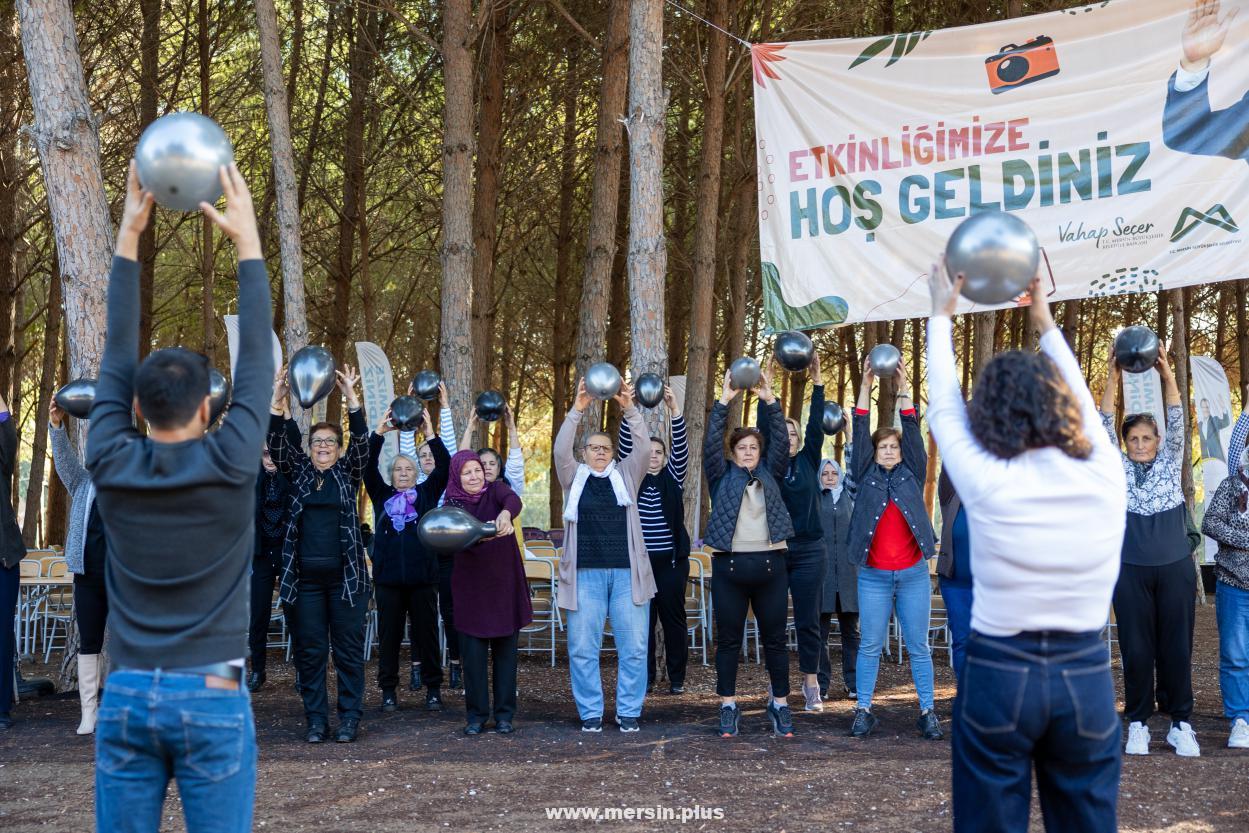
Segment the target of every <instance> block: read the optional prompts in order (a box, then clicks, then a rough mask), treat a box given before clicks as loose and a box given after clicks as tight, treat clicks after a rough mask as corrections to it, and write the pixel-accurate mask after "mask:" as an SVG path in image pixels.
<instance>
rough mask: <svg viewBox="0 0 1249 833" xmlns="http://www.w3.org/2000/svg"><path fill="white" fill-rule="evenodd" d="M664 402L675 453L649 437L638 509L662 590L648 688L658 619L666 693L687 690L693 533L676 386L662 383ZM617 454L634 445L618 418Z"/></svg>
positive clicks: (650, 643) (655, 605)
mask: <svg viewBox="0 0 1249 833" xmlns="http://www.w3.org/2000/svg"><path fill="white" fill-rule="evenodd" d="M664 404H666V405H667V406H668V413H669V414H670V415H671V417H672V453H671V454H669V453H668V448H667V446H665V444H664V441H663V440H661V439H659V438H658V437H651V456H650V465H649V467H648V468H647V470H646V477H644V478H642V482H641V484H640V485H639V486H638V497H637V500H638V515H639V516H640V517H641V520H642V538H643V539H644V540H645V542H646V552H647V554H648V555H649V556H650V560H651V570H652V571H654V573H655V583H656V584H657V585H658V587H659V592H658V593H657V594H656V595H655V598H654V599H653V600H652V602H651V614H650V630H649V631H648V638H647V650H646V690H647V691H648V692H649V691H650V690H651V689H653V688H654V686H655V677H656V674H655V620H656V619H658V620H659V621H660V622H661V623H662V624H663V629H664V653H665V657H666V664H667V667H668V693H669V694H684V693H685V665H686V660H687V656H688V648H687V640H686V637H687V636H688V631H687V629H686V623H685V584H686V582H688V581H689V578H690V536H689V533H688V532H686V530H685V507H684V502H683V497H684V490H685V472H686V468H687V466H688V465H689V459H690V455H689V445H688V443H687V441H686V436H685V418H684V417H683V416H682V415H681V405H680V403H679V402H677V398H676V395H675V394H674V393H673V392H672V388H670V387H668V386H667V385H665V386H664ZM618 447H619V449H620V452H619V456H620V457H621V458H622V459H623V458H625V457H627V456H629V453H630V452H632V451H633V438H632V437H631V436H630V435H629V431H628V427H627V426H626V425H625V423H624V422H623V421H622V422H621V423H620V437H619V442H618Z"/></svg>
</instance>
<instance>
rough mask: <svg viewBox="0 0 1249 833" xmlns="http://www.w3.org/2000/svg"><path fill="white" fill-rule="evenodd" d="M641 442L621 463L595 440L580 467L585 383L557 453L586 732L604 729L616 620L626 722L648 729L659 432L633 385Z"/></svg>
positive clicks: (624, 392)
mask: <svg viewBox="0 0 1249 833" xmlns="http://www.w3.org/2000/svg"><path fill="white" fill-rule="evenodd" d="M614 398H615V400H616V403H617V404H618V405H619V406H620V408H621V410H622V411H623V412H624V420H625V422H626V423H628V425H629V431H630V433H631V434H632V435H633V451H632V452H630V453H629V454H628V455H627V456H626V457H624V458H623V459H621V460H619V461H617V460H615V459H614V457H615V449H614V448H613V447H612V441H611V437H610V436H608V435H607V434H604V433H603V432H601V431H590V432H587V434H586V436H585V441H584V445H583V446H582V457H583V459H584V461H585V462H582V463H578V462H577V459H576V457H575V456H573V446H574V443H575V441H576V437H577V430H578V428H579V427H580V425H581V416H582V414H584V413H585V410H586V408H588V407H589V406H590V402H591V401H592V400H591V398H590V394H589V393H587V392H586V388H585V379H582V380H581V381H580V382H579V383H578V385H577V399H576V401H575V402H574V403H573V406H572V410H571V411H569V412H568V416H566V417H565V418H564V424H563V425H562V426H560V429H559V434H558V435H557V436H556V437H555V445H554V447H553V448H552V455H553V456H554V458H555V472H556V474H557V475H558V476H559V482H560V485H561V486H562V487H563V489H564V555H563V557H562V558H560V560H559V591H558V596H559V598H558V600H557V601H558V604H559V606H560V607H561V608H563V609H564V610H566V611H567V612H568V665H569V672H570V675H571V677H572V696H573V699H574V700H575V701H576V702H577V713H578V714H579V715H580V717H581V731H583V732H601V731H603V711H604V703H603V679H602V675H601V673H600V670H599V656H600V654H601V652H602V649H603V635H604V633H605V632H606V630H605V626H606V621H607V620H608V619H610V620H611V628H612V641H613V642H614V643H615V645H616V660H617V665H616V724H617V725H618V726H619V727H620V731H622V732H636V731H638V730H639V728H640V727H639V725H638V719H639V718H640V717H641V716H642V702H643V701H644V700H645V699H646V642H647V628H648V626H649V624H650V600H651V597H652V596H654V595H655V576H654V574H653V572H652V571H651V562H650V557H649V556H648V555H647V553H646V541H645V539H644V538H643V536H642V521H641V518H640V516H639V515H638V506H637V499H636V497H637V493H638V484H639V483H641V481H642V478H643V477H645V476H646V469H647V466H648V465H649V462H650V456H651V443H650V433H649V432H648V431H647V430H646V423H645V422H644V421H643V419H642V413H641V412H640V411H639V410H638V409H637V406H635V405H634V404H633V388H631V387H630V386H629V385H627V384H622V385H621V386H620V391H619V392H618V393H617V394H616V396H615V397H614Z"/></svg>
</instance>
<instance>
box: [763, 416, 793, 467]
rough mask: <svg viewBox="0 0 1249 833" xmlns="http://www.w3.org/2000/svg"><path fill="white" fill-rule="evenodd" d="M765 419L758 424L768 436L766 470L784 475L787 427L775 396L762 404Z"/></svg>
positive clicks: (787, 439)
mask: <svg viewBox="0 0 1249 833" xmlns="http://www.w3.org/2000/svg"><path fill="white" fill-rule="evenodd" d="M764 415H765V417H766V419H767V421H766V422H765V423H763V424H761V425H760V426H759V428H760V430H762V431H763V432H764V433H765V434H766V435H767V437H768V447H767V449H766V453H767V455H768V471H770V472H772V475H773V476H774V477H784V476H785V470H786V469H787V468H789V429H788V428H787V427H786V426H785V414H784V413H783V412H782V411H781V403H780V402H779V401H778V400H777V399H776V398H775V397H773V398H772V401H770V402H768V403H766V404H765V405H764Z"/></svg>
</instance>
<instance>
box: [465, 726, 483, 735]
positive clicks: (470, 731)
mask: <svg viewBox="0 0 1249 833" xmlns="http://www.w3.org/2000/svg"><path fill="white" fill-rule="evenodd" d="M464 734H466V735H480V734H481V724H480V723H470V724H468V725H467V726H465V727H464Z"/></svg>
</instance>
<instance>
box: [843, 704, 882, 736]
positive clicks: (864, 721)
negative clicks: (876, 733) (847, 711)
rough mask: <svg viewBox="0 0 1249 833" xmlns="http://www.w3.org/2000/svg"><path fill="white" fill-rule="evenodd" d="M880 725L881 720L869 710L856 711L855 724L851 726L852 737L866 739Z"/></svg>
mask: <svg viewBox="0 0 1249 833" xmlns="http://www.w3.org/2000/svg"><path fill="white" fill-rule="evenodd" d="M879 725H880V718H879V717H877V716H876V715H874V714H872V713H871V712H870V711H868V710H867V709H855V710H854V722H853V723H851V724H850V733H849V734H850V737H852V738H865V737H867V736H868V735H870V734H871V733H872V730H873V729H875V728H876V727H877V726H879Z"/></svg>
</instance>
